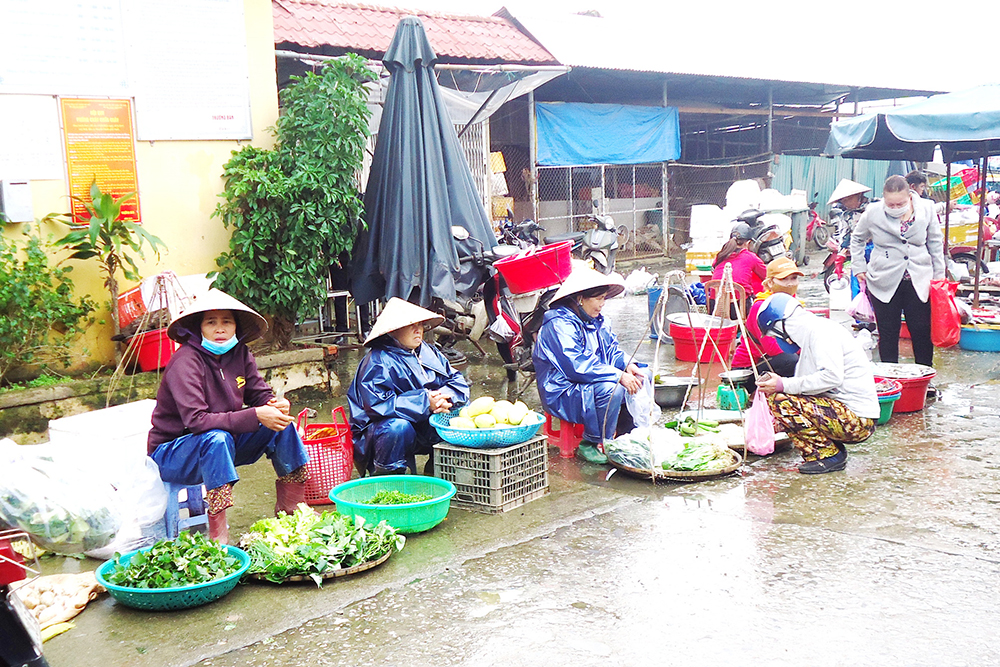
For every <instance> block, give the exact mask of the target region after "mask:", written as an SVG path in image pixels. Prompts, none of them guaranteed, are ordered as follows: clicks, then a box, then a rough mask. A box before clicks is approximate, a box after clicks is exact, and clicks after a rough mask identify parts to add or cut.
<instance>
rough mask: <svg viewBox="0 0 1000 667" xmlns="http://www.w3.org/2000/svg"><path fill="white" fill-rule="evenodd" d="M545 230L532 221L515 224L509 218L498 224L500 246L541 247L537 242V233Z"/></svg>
mask: <svg viewBox="0 0 1000 667" xmlns="http://www.w3.org/2000/svg"><path fill="white" fill-rule="evenodd" d="M544 231H545V228H544V227H542V226H541V225H539V224H538V223H537V222H535V221H534V220H531V219H528V220H522V221H521V222H518V223H515V222H514V220H513V217H512V216H510V217H508V218H507V219H506V220H504V221H502V222H501V223H500V243H501V244H502V245H510V246H517V247H518V248H521V249H524V248H530V247H532V246H538V245H541V242H540V241H539V240H538V232H544Z"/></svg>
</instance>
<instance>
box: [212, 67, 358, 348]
mask: <svg viewBox="0 0 1000 667" xmlns="http://www.w3.org/2000/svg"><path fill="white" fill-rule="evenodd" d="M374 78H375V75H374V74H373V73H372V72H371V70H369V69H368V68H367V66H366V65H365V61H364V59H362V58H360V57H358V56H345V57H344V58H341V59H338V60H335V61H330V62H328V63H326V64H324V65H323V67H322V68H321V69H320V71H319V72H318V73H313V72H309V73H307V74H306V75H305V76H304V77H293V79H294V81H295V82H294V83H293V84H292V85H290V86H289V87H288V88H286V89H284V90H283V91H282V96H281V99H282V108H283V112H284V113H283V114H282V116H281V117H280V118H279V119H278V122H277V125H276V128H275V129H274V132H275V135H276V136H277V140H276V142H275V146H274V148H273V149H270V150H268V149H262V148H255V147H253V146H247V147H246V148H243V149H242V150H240V151H238V152H237V151H234V152H233V157H232V159H230V160H229V162H227V163H226V166H225V171H224V172H223V178H225V180H226V189H225V192H223V194H222V197H224V198H225V202H224V203H221V204H219V205H218V207H217V208H216V211H215V215H216V216H218V217H221V218H222V222H223V224H224V225H225V226H226V227H227V228H230V227H231V228H232V230H233V231H232V237H231V238H230V241H229V252H227V253H223V254H222V255H221V256H220V257H219V258H218V259H216V263H217V264H218V266H219V267H221V268H220V270H219V272H218V278H217V279H216V281H215V283H214V286H215V287H217V288H219V289H221V290H223V291H224V292H227V293H229V294H232V295H233V296H235V297H236V298H238V299H241V300H242V301H244V302H246V303H247V304H248V305H251V306H253V307H254V308H256V309H258V310H259V311H260V312H261V313H262V314H264V315H268V316H270V317H271V319H272V330H271V332H270V336H271V338H272V340H273V341H274V342H275V343H276V344H277V345H278V346H281V347H285V346H287V345H288V344H289V341H290V340H291V336H292V333H293V331H294V325H295V322H296V320H297V319H298V316H299V315H300V314H301V313H307V312H315V310H316V308H317V307H318V306H319V304H320V303H321V302H322V300H323V299H324V298H325V296H326V290H325V283H326V276H327V272H328V271H329V269H330V264H331V259H332V258H334V257H336V256H337V255H339V254H340V253H341V252H343V251H344V250H349V249H350V248H351V247H352V246H353V244H354V238H355V235H356V233H357V225H358V221H359V220H360V219H361V198H360V196H359V194H358V188H357V183H356V180H355V179H356V177H357V174H358V172H359V171H360V170H361V165H362V160H363V157H364V147H365V141H366V139H367V137H368V117H369V115H370V112H369V110H368V107H367V100H368V92H367V90H366V89H365V87H364V84H365V82H367V81H371V80H373V79H374Z"/></svg>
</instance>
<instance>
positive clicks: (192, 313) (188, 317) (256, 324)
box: [167, 288, 267, 343]
mask: <svg viewBox="0 0 1000 667" xmlns="http://www.w3.org/2000/svg"><path fill="white" fill-rule="evenodd" d="M210 310H229V311H232V313H233V316H234V317H235V318H236V322H237V324H238V327H239V328H238V330H237V333H238V335H239V337H240V342H242V343H249V342H250V341H252V340H256V339H257V338H260V337H261V336H263V335H264V332H265V331H267V320H265V319H264V318H263V317H261V316H260V315H259V314H258V313H257V311H255V310H254V309H253V308H251V307H250V306H248V305H246V304H244V303H243V302H241V301H239V300H237V299H234V298H233V297H231V296H229V295H228V294H226V293H225V292H223V291H221V290H217V289H214V288H213V289H210V290H208V291H207V292H202V293H201V294H196V295H195V296H194V297H193V298H192V301H191V304H190V305H189V306H187V307H186V308H185V309H184V310H182V311H181V312H180V314H179V315H178V316H177V317H175V318H174V319H173V321H172V322H171V323H170V326H168V327H167V336H169V337H170V338H171V339H172V340H175V341H177V342H178V343H184V342H185V339H186V338H187V336H186V333H191V334H192V335H195V336H196V340H197V341H200V340H201V314H202V313H206V312H208V311H210Z"/></svg>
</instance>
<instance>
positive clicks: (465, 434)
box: [430, 408, 545, 448]
mask: <svg viewBox="0 0 1000 667" xmlns="http://www.w3.org/2000/svg"><path fill="white" fill-rule="evenodd" d="M458 413H459V409H458V408H456V409H454V410H452V411H451V412H440V413H437V414H433V415H431V418H430V422H431V426H433V427H434V428H436V429H437V432H438V435H440V436H441V438H442V439H443V440H444V441H445V442H450V443H451V444H453V445H461V446H462V447H475V448H498V447H510V446H511V445H520V444H521V443H522V442H527V441H528V440H531V439H532V438H534V437H535V435H537V433H538V429H540V428H541V427H542V424H543V423H544V422H545V417H544V416H543V415H541V414H540V413H538V412H533V413H529V414H528V416H527V417H525V419H528V420H529V421H528V423H526V424H519V425H517V426H494V427H492V428H451V427H450V426H449V425H448V422H449V421H451V418H452V417H457V416H458Z"/></svg>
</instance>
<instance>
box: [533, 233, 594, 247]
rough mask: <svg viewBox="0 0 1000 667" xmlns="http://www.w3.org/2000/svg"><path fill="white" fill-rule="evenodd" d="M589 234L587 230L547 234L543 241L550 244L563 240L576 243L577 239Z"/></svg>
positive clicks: (580, 239) (579, 239)
mask: <svg viewBox="0 0 1000 667" xmlns="http://www.w3.org/2000/svg"><path fill="white" fill-rule="evenodd" d="M586 235H587V232H568V233H566V234H556V235H554V236H546V237H545V238H544V239H542V240H543V241H545V244H546V245H548V244H550V243H560V242H562V241H572V242H573V244H574V245H575V244H576V243H577V241H582V240H583V237H584V236H586Z"/></svg>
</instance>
